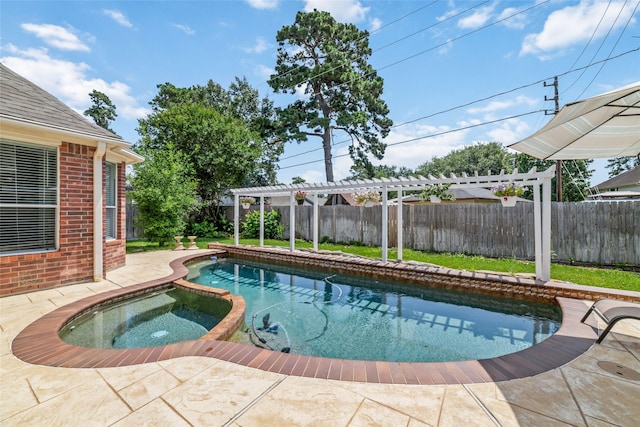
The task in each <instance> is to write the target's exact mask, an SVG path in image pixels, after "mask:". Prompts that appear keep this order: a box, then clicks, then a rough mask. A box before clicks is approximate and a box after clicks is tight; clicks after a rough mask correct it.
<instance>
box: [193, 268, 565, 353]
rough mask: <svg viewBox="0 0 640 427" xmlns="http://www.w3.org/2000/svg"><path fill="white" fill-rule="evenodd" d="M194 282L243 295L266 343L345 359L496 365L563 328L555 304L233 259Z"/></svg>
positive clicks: (255, 334)
mask: <svg viewBox="0 0 640 427" xmlns="http://www.w3.org/2000/svg"><path fill="white" fill-rule="evenodd" d="M187 280H189V281H191V282H195V283H199V284H202V285H205V286H212V287H215V288H221V289H227V290H229V291H230V292H231V293H232V294H236V295H241V296H242V297H243V298H244V299H245V301H246V304H247V309H246V317H245V323H246V325H247V326H246V328H245V331H246V332H247V333H249V334H250V336H251V337H252V339H253V341H254V343H255V344H256V345H258V346H262V347H265V348H268V349H272V350H276V351H284V352H291V353H295V354H301V355H309V356H320V357H328V358H335V359H351V360H379V361H394V362H434V361H460V360H476V359H486V358H492V357H498V356H502V355H505V354H509V353H514V352H517V351H520V350H523V349H526V348H529V347H531V346H532V345H534V344H537V343H539V342H542V341H544V340H545V339H547V338H548V337H550V336H551V335H552V334H553V333H554V332H555V331H557V330H558V328H559V327H560V322H561V313H560V310H559V308H558V307H557V306H556V305H552V304H542V303H535V302H530V301H523V300H516V299H510V298H504V297H498V296H487V295H481V294H474V293H468V292H460V291H453V290H447V289H436V288H431V287H426V286H416V285H408V284H402V283H397V282H390V281H379V280H375V279H365V278H362V277H356V276H349V275H345V274H329V273H323V272H321V271H319V270H313V269H309V268H304V269H301V268H291V267H286V266H279V265H271V264H266V263H262V262H258V261H248V260H244V259H238V258H233V257H230V258H220V259H216V260H215V261H200V262H197V263H195V264H191V265H190V266H189V274H188V276H187Z"/></svg>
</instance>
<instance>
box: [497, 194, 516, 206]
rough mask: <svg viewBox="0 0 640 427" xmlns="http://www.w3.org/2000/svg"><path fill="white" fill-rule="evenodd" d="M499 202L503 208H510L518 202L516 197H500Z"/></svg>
mask: <svg viewBox="0 0 640 427" xmlns="http://www.w3.org/2000/svg"><path fill="white" fill-rule="evenodd" d="M500 202H501V203H502V206H504V207H505V208H512V207H514V206H515V205H516V203H517V202H518V198H517V197H516V196H502V197H501V198H500Z"/></svg>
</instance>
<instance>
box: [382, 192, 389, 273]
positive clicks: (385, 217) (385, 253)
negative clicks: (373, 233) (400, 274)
mask: <svg viewBox="0 0 640 427" xmlns="http://www.w3.org/2000/svg"><path fill="white" fill-rule="evenodd" d="M387 202H388V191H387V186H386V185H383V186H382V262H387V259H388V257H389V248H388V246H389V210H388V206H387Z"/></svg>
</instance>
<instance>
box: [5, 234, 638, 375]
mask: <svg viewBox="0 0 640 427" xmlns="http://www.w3.org/2000/svg"><path fill="white" fill-rule="evenodd" d="M216 249H218V250H214V251H210V252H206V253H204V254H203V253H199V254H194V255H191V256H186V257H183V258H180V259H176V260H174V261H172V262H171V263H170V266H171V268H172V269H173V273H172V274H171V275H169V276H166V277H164V278H161V279H156V280H151V281H148V282H144V283H140V284H136V285H132V286H128V287H125V288H121V289H116V290H113V291H108V292H104V293H101V294H98V295H93V296H90V297H87V298H84V299H81V300H78V301H75V302H73V303H70V304H68V305H66V306H64V307H61V308H58V309H56V310H54V311H52V312H50V313H48V314H46V315H44V316H43V317H41V318H40V319H38V320H36V321H35V322H33V323H31V324H30V325H28V326H27V327H26V328H25V329H24V330H23V331H22V332H20V333H19V334H18V335H17V336H16V338H15V339H14V340H13V342H12V352H13V354H14V355H15V356H16V357H18V358H19V359H21V360H23V361H24V362H27V363H32V364H39V365H46V366H57V367H68V368H106V367H117V366H130V365H136V364H141V363H150V362H157V361H161V360H167V359H172V358H176V357H183V356H204V357H212V358H217V359H220V360H225V361H228V362H232V363H236V364H239V365H243V366H248V367H252V368H257V369H261V370H264V371H269V372H275V373H280V374H286V375H295V376H303V377H311V378H324V379H333V380H343V381H362V382H372V383H389V384H468V383H482V382H498V381H506V380H510V379H516V378H523V377H528V376H532V375H536V374H539V373H542V372H546V371H548V370H550V369H554V368H557V367H559V366H562V365H564V364H566V363H568V362H570V361H571V360H573V359H575V358H576V357H578V356H580V355H581V354H583V353H584V352H585V351H586V350H588V349H589V348H590V347H591V346H592V345H593V344H594V342H595V339H596V333H595V331H594V330H593V328H592V327H590V326H588V325H586V324H582V323H580V318H581V317H582V316H583V315H584V313H585V312H586V310H587V307H586V305H585V304H584V303H583V302H582V301H580V300H576V299H573V298H576V297H578V298H583V299H595V298H597V297H598V296H610V297H611V292H609V290H603V289H597V288H594V289H597V291H603V293H598V292H597V291H595V290H592V291H590V292H588V293H587V294H585V295H588V296H577V295H582V292H583V290H581V289H573V290H571V288H574V287H575V286H576V285H569V284H562V285H561V286H558V287H557V286H556V285H555V284H551V285H550V284H540V283H537V282H535V281H533V280H529V279H518V278H509V277H504V276H498V275H491V274H485V273H481V274H478V273H471V276H472V277H471V278H469V277H467V276H469V274H467V273H466V272H460V271H456V270H449V269H441V268H435V267H429V266H425V265H422V266H421V265H416V264H405V263H391V264H392V265H387V264H389V263H382V262H381V261H375V260H368V259H361V258H352V257H344V256H341V255H335V254H315V253H308V252H302V253H298V252H294V253H291V252H288V251H283V250H282V249H266V248H255V247H240V246H238V247H235V246H221V245H217V246H216ZM220 251H227V252H229V253H233V254H242V255H243V256H249V257H254V258H265V259H270V258H269V256H271V257H274V258H280V257H282V256H284V255H287V254H288V258H287V259H288V262H289V263H292V262H293V261H295V262H296V263H298V262H299V261H301V260H302V261H301V263H303V264H304V263H305V262H310V260H311V259H313V260H315V262H316V264H315V265H317V264H318V263H319V262H320V263H322V264H323V267H327V266H326V265H325V264H326V263H330V264H331V265H332V268H345V269H350V268H354V267H353V266H354V265H355V266H357V269H360V268H365V269H366V270H367V271H369V269H373V268H374V266H376V265H377V268H378V271H377V273H376V274H377V276H378V277H387V274H389V271H388V269H389V268H392V270H394V271H396V273H397V272H398V271H404V272H405V273H406V274H411V275H415V276H416V278H419V277H418V276H420V275H421V274H422V275H425V274H426V275H434V274H435V275H436V276H438V281H439V283H440V282H441V281H443V277H440V276H446V277H449V278H450V279H451V280H454V281H457V280H471V281H473V278H476V279H481V280H482V281H485V280H486V281H488V282H491V281H492V280H493V283H494V285H493V286H494V288H492V287H491V285H489V283H485V284H478V286H479V287H480V288H482V289H483V290H484V291H486V292H483V293H487V292H488V293H495V292H497V289H502V291H505V289H506V292H503V293H502V294H503V295H505V294H507V295H512V296H513V295H515V296H516V297H518V296H519V297H523V298H529V297H530V296H531V295H535V298H538V297H539V295H544V298H545V299H549V298H555V300H556V301H557V303H558V304H559V306H560V308H561V310H562V317H563V319H562V325H561V327H560V329H559V330H558V331H557V332H556V333H555V334H553V335H552V336H551V337H549V338H548V339H546V340H545V341H543V342H542V343H540V344H536V345H534V346H532V347H530V348H528V349H525V350H522V351H519V352H517V353H511V354H507V355H504V356H501V357H496V358H492V359H483V360H467V361H457V362H424V363H423V362H379V361H363V360H345V359H328V358H322V357H313V356H304V355H296V354H289V353H281V352H274V351H271V350H267V349H263V348H258V347H253V346H249V345H245V344H239V343H233V342H228V341H220V340H218V339H213V338H212V337H213V336H214V335H215V336H218V337H225V333H226V334H228V335H230V334H231V333H232V332H230V331H235V329H237V327H238V326H239V325H240V324H241V323H242V321H243V320H244V319H243V316H244V300H243V299H242V298H238V296H233V295H228V297H230V298H232V299H233V303H234V305H236V304H237V306H236V307H240V306H241V308H242V316H241V317H238V316H237V314H236V315H235V316H233V318H229V319H228V318H225V319H224V320H223V323H224V325H223V326H221V327H220V328H219V329H222V331H221V330H217V331H216V332H215V334H214V333H213V330H212V331H210V332H209V333H208V334H207V335H205V336H204V337H202V338H200V339H198V340H193V341H185V342H181V343H176V344H170V345H166V346H159V347H147V348H136V349H122V350H119V349H118V350H116V349H97V348H83V347H76V346H73V345H70V344H67V343H65V342H63V341H62V340H61V339H60V337H59V336H58V331H59V330H60V329H61V328H62V327H63V326H64V325H65V324H66V323H68V322H69V321H70V320H71V319H72V318H74V317H77V315H78V314H79V313H80V312H83V311H87V310H89V309H91V307H94V306H96V305H97V304H101V303H104V302H106V301H108V300H111V299H113V298H116V297H123V296H125V295H127V296H128V295H130V294H132V293H140V292H145V291H148V290H149V289H152V288H160V287H166V286H168V285H170V284H173V283H176V284H178V285H180V286H191V285H192V284H189V283H188V282H186V281H184V280H183V279H184V278H185V277H186V275H187V273H188V269H187V267H186V266H185V265H184V264H185V263H188V262H193V261H195V260H199V259H208V258H209V257H210V256H211V255H220V254H221V252H220ZM269 254H270V255H269ZM341 260H342V262H343V263H342V264H341V263H340V261H341ZM381 264H382V265H381ZM309 265H311V264H309ZM385 269H386V270H385ZM434 269H435V270H437V271H434ZM380 270H384V271H380ZM360 271H362V270H360ZM396 273H394V274H396ZM367 274H368V273H367ZM412 277H413V276H412ZM408 280H413V279H408ZM422 280H423V281H424V280H425V279H424V277H423V278H422ZM529 282H531V283H529ZM506 284H508V285H509V286H512V287H518V286H524V288H525V289H527V290H525V291H523V292H519V291H518V292H516V291H515V290H513V289H507V288H504V286H505V285H506ZM195 286H196V287H198V285H195ZM487 286H488V288H487ZM532 286H543V287H545V288H554V289H555V291H549V290H547V291H545V292H542V293H539V292H534V290H532V289H531V287H532ZM578 288H582V287H578ZM200 290H201V291H203V292H210V291H208V290H204V289H200ZM514 292H515V293H514ZM574 292H575V294H576V297H573V298H570V297H567V296H565V294H567V293H568V294H569V295H571V294H572V293H574ZM620 292H621V291H620ZM613 293H614V294H616V295H617V294H618V291H616V292H613ZM622 294H623V295H620V296H622V297H626V298H619V299H630V300H634V299H638V298H639V296H638V295H637V293H635V294H636V295H634V293H625V292H622ZM624 294H628V295H624ZM548 295H554V296H553V297H550V296H548ZM589 297H592V298H589ZM219 326H220V325H219Z"/></svg>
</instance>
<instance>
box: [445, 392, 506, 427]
mask: <svg viewBox="0 0 640 427" xmlns="http://www.w3.org/2000/svg"><path fill="white" fill-rule="evenodd" d="M470 420H473V421H472V423H473V425H474V426H478V427H481V426H487V427H495V423H494V422H493V420H492V419H491V418H490V417H489V416H488V415H487V414H486V413H485V412H484V410H483V409H482V407H480V405H478V402H476V401H475V399H474V398H473V397H472V396H471V395H470V394H469V392H468V391H467V390H465V389H464V387H463V386H461V385H448V386H447V387H446V390H445V393H444V402H443V403H442V414H441V416H440V420H439V422H438V427H459V426H466V425H469V422H470Z"/></svg>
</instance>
